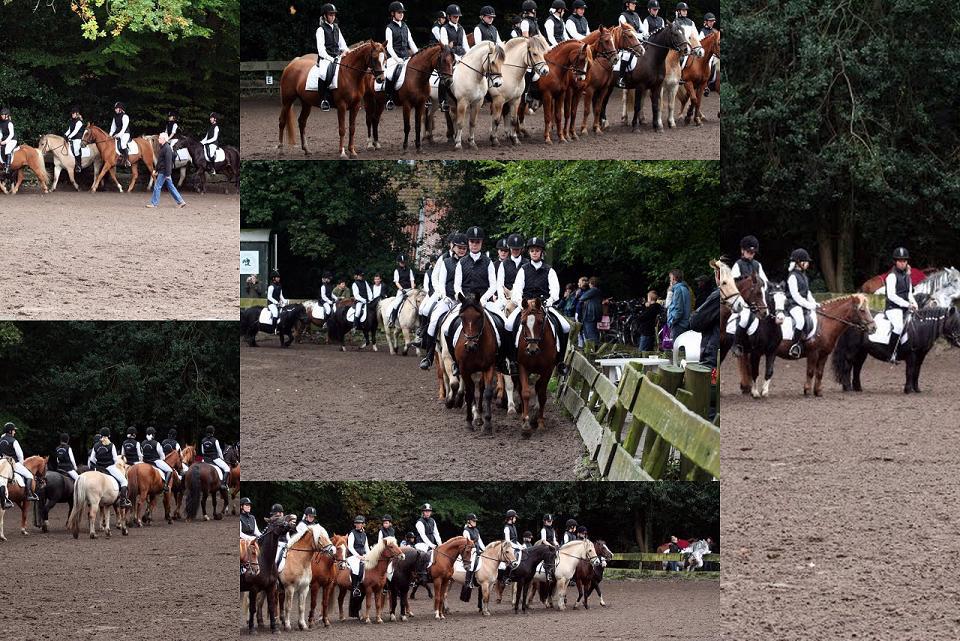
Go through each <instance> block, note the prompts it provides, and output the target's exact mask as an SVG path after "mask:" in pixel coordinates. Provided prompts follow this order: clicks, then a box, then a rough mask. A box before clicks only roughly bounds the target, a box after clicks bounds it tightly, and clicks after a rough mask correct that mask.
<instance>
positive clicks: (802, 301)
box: [787, 274, 817, 309]
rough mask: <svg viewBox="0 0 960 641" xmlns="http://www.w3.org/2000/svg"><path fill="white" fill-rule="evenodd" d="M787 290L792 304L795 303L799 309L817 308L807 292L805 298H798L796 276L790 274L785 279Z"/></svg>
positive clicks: (811, 295)
mask: <svg viewBox="0 0 960 641" xmlns="http://www.w3.org/2000/svg"><path fill="white" fill-rule="evenodd" d="M787 289H789V290H790V298H792V299H793V302H795V303H796V304H797V305H799V306H800V307H803V308H804V309H816V308H817V301H816V300H814V298H813V294H812V293H810V292H809V291H808V292H807V297H806V298H803V297H802V296H800V291H799V290H798V289H797V275H796V274H790V276H789V277H788V278H787Z"/></svg>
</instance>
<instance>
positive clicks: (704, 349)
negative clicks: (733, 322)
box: [690, 289, 720, 367]
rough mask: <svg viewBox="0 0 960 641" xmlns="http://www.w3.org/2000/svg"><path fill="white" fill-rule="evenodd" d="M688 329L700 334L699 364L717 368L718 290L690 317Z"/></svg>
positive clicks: (718, 333) (718, 345)
mask: <svg viewBox="0 0 960 641" xmlns="http://www.w3.org/2000/svg"><path fill="white" fill-rule="evenodd" d="M690 329H692V330H694V331H696V332H700V333H701V335H702V336H701V338H700V364H701V365H706V366H707V367H716V366H717V349H718V348H719V347H720V290H719V289H715V290H713V291H712V292H711V293H710V296H708V297H707V300H705V301H704V302H703V305H701V306H700V307H698V308H697V311H695V312H693V314H691V315H690Z"/></svg>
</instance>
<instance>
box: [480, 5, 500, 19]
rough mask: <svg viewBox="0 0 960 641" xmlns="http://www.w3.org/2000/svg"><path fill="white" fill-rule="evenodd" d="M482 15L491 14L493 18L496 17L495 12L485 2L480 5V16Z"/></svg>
mask: <svg viewBox="0 0 960 641" xmlns="http://www.w3.org/2000/svg"><path fill="white" fill-rule="evenodd" d="M483 16H493V17H494V18H496V17H497V12H496V11H495V10H494V8H493V7H491V6H490V5H488V4H487V5H484V6H482V7H480V17H483Z"/></svg>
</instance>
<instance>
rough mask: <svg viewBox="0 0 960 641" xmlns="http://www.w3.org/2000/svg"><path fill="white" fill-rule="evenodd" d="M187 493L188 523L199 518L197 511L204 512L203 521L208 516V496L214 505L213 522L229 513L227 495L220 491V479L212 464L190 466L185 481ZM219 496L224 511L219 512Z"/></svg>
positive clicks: (206, 519)
mask: <svg viewBox="0 0 960 641" xmlns="http://www.w3.org/2000/svg"><path fill="white" fill-rule="evenodd" d="M183 482H184V485H185V486H186V488H187V489H186V493H187V522H190V521H192V520H194V519H196V518H197V510H198V509H200V510H203V520H204V521H209V520H210V517H209V516H207V496H208V495H209V496H210V502H211V504H212V511H213V520H214V521H219V520H220V519H222V518H223V515H224V513H225V512H226V511H227V503H228V502H229V501H228V500H227V493H226V491H224V490H221V489H220V477H219V475H218V474H217V471H216V469H214V466H213V465H211V464H210V463H203V462H199V461H198V462H196V463H194V464H193V465H191V466H190V468H189V469H188V470H187V473H186V475H185V476H184V479H183ZM217 495H219V496H220V497H221V498H222V499H223V509H222V510H221V511H219V512H218V511H217Z"/></svg>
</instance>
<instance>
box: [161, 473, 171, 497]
mask: <svg viewBox="0 0 960 641" xmlns="http://www.w3.org/2000/svg"><path fill="white" fill-rule="evenodd" d="M172 478H173V472H170V474H168V475H167V478H165V479H164V480H163V493H164V494H169V493H170V479H172Z"/></svg>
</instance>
